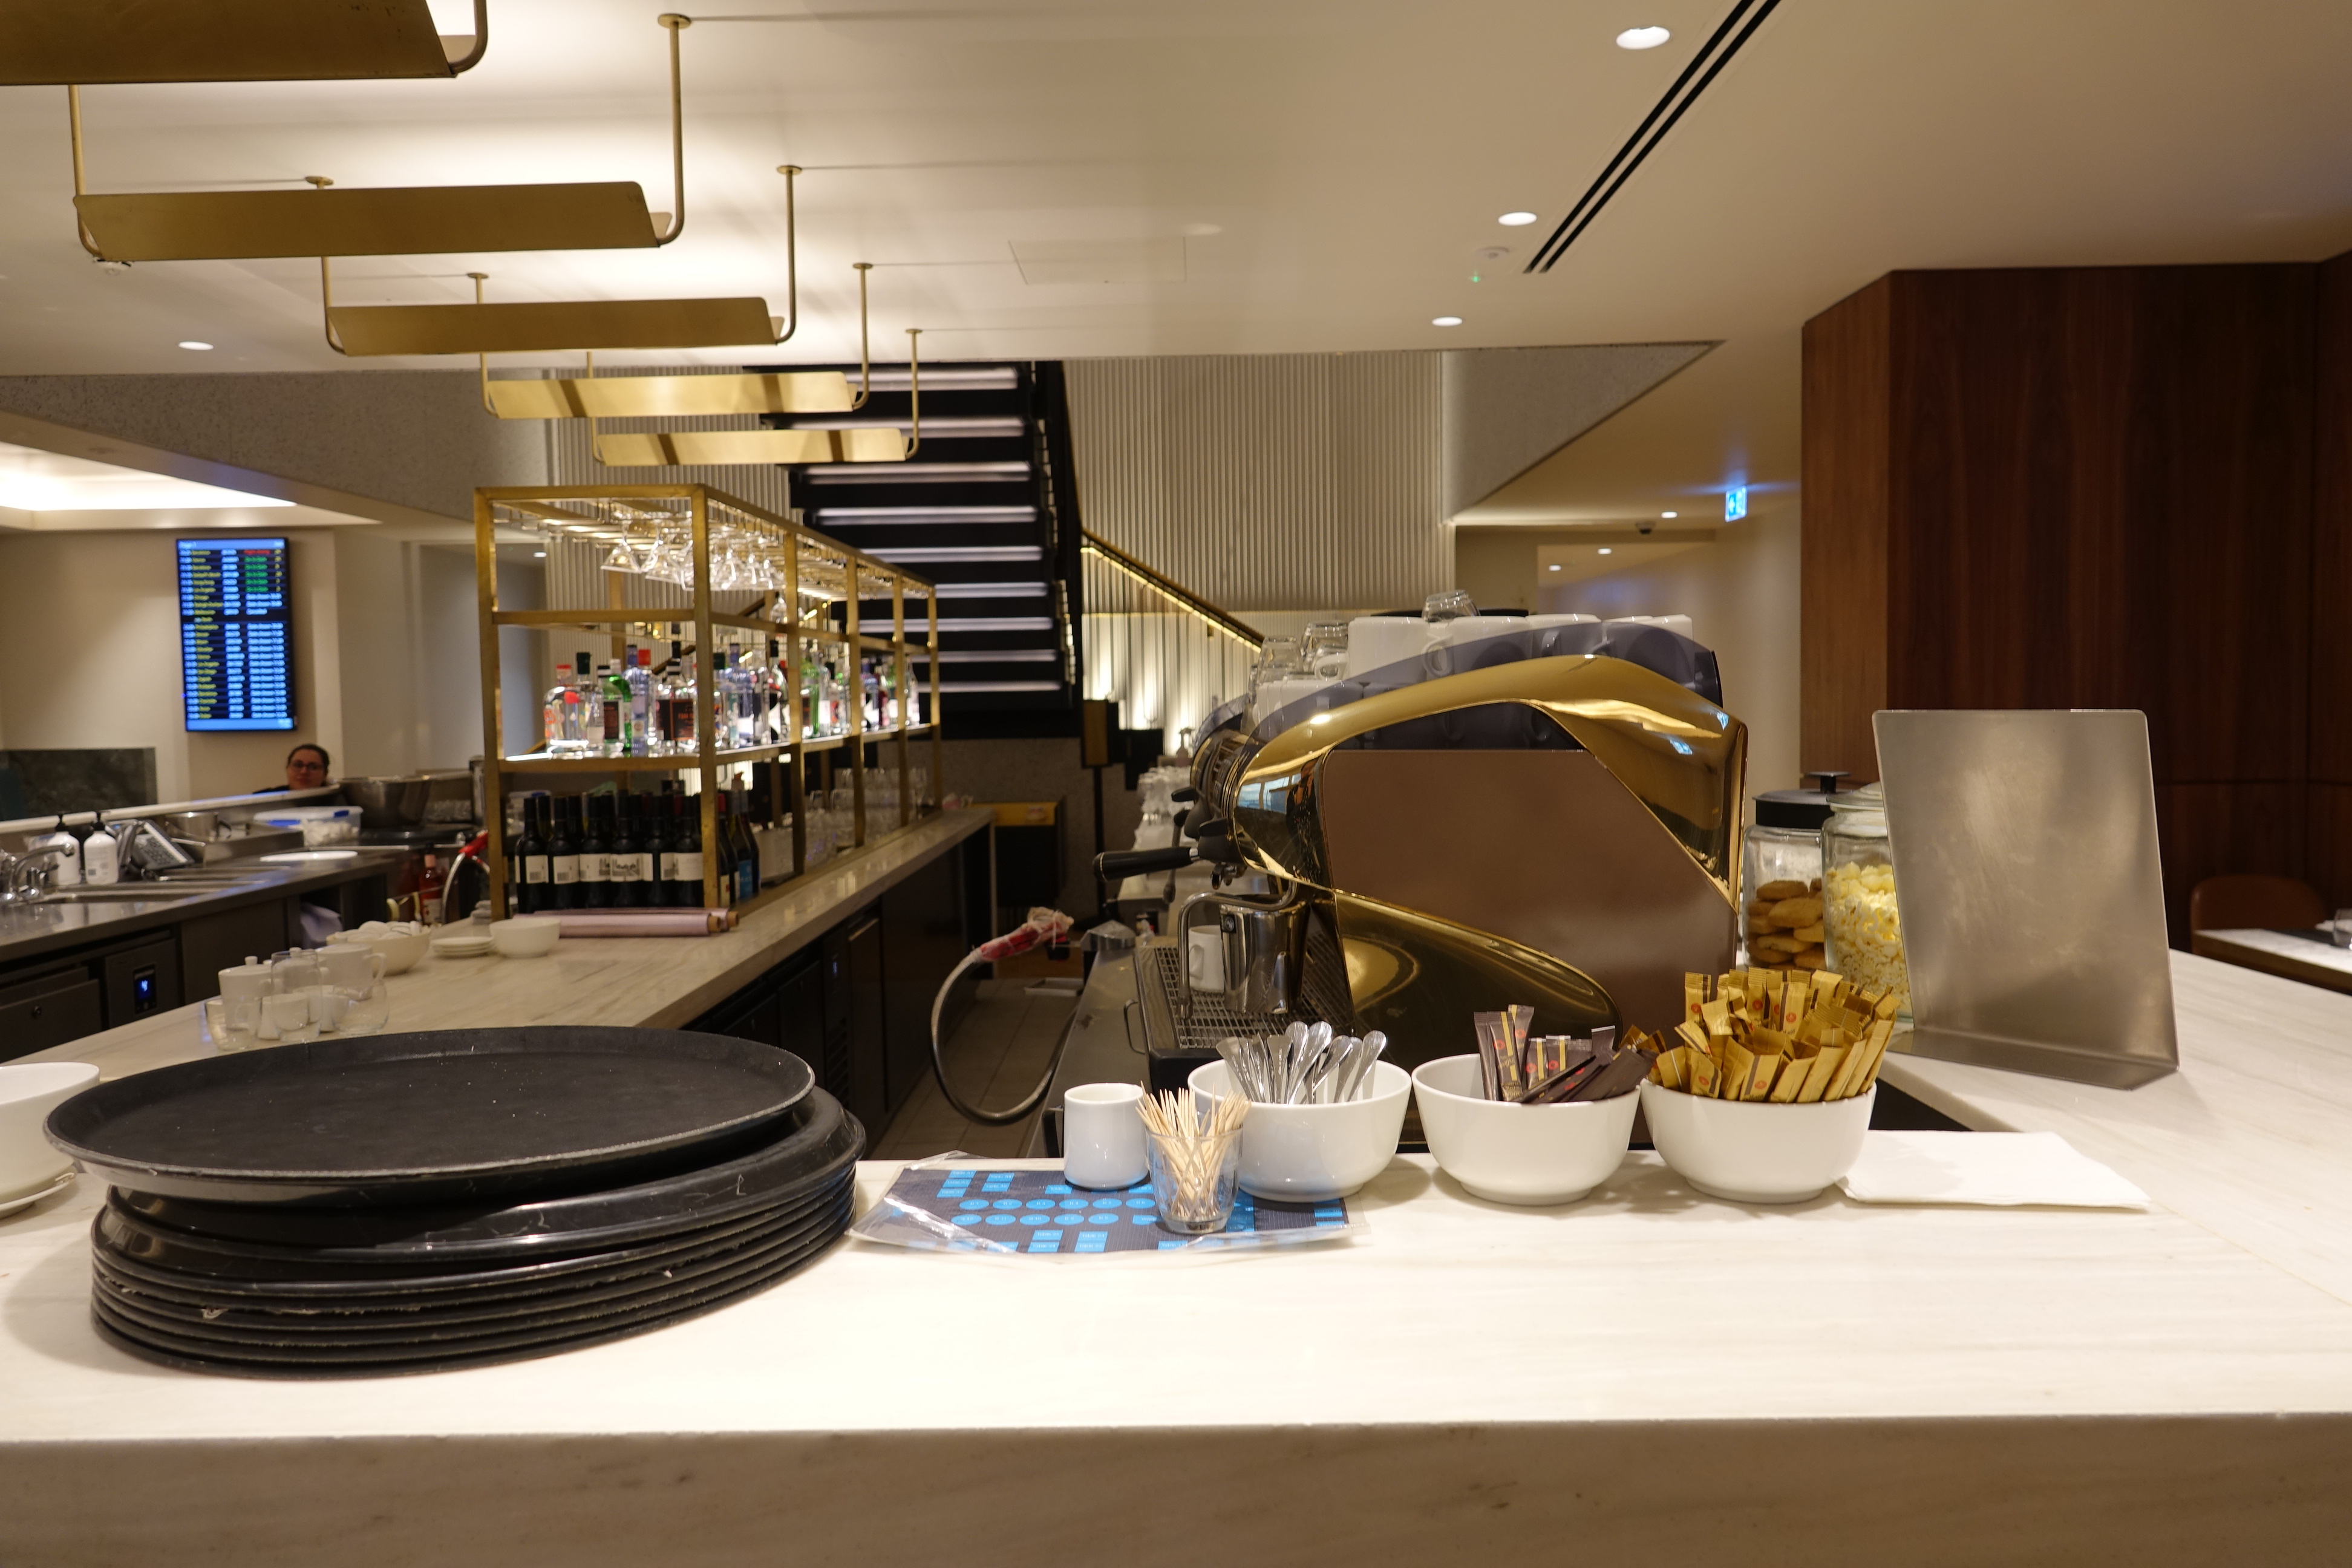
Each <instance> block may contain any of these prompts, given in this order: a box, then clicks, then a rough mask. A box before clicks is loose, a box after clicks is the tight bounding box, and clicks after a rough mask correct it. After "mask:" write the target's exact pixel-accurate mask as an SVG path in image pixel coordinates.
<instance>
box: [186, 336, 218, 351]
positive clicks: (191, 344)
mask: <svg viewBox="0 0 2352 1568" xmlns="http://www.w3.org/2000/svg"><path fill="white" fill-rule="evenodd" d="M180 346H181V347H182V348H184V349H194V350H195V351H196V352H197V353H207V352H209V351H210V350H211V348H212V344H210V343H200V342H196V340H195V339H194V338H190V339H188V340H187V341H186V342H183V343H182V344H181V345H180Z"/></svg>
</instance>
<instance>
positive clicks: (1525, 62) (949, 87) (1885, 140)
mask: <svg viewBox="0 0 2352 1568" xmlns="http://www.w3.org/2000/svg"><path fill="white" fill-rule="evenodd" d="M1729 4H1730V0H1605V3H1604V0H1489V3H1486V4H1479V5H1465V4H1462V3H1461V0H975V3H966V0H926V3H925V4H923V5H920V6H919V7H917V6H909V5H906V4H904V0H878V3H876V4H868V3H866V0H819V5H820V6H821V7H822V8H817V7H810V6H803V5H796V4H793V3H792V0H728V5H729V6H730V9H732V10H733V11H734V12H735V13H736V14H738V15H743V14H749V13H754V12H756V13H760V14H761V16H760V19H757V20H741V21H727V20H719V19H717V18H715V17H709V18H703V19H701V20H700V21H698V25H697V26H695V27H693V28H692V29H691V30H689V31H688V33H687V34H686V36H685V39H684V45H685V62H686V64H685V69H686V80H687V91H688V102H687V153H688V176H687V177H688V206H687V212H688V221H687V228H686V234H685V237H684V238H683V239H681V240H680V241H679V242H678V243H677V245H675V246H673V247H669V248H667V249H666V250H657V251H637V252H608V253H573V254H569V255H566V254H551V253H534V254H528V255H511V256H492V257H445V258H422V257H420V258H383V259H378V260H369V261H352V262H349V263H345V264H342V265H340V266H339V267H338V269H337V270H338V278H337V293H338V298H339V300H341V301H343V302H347V303H353V304H359V303H371V302H411V301H414V302H425V301H442V300H446V301H455V300H462V299H466V298H468V297H470V295H469V287H470V286H469V285H468V284H467V282H466V280H465V279H464V277H463V274H464V273H465V272H467V270H469V269H474V268H479V269H482V270H486V271H488V272H489V273H490V274H491V275H492V278H491V282H490V289H491V295H492V297H493V298H497V299H513V300H526V299H528V300H541V299H563V298H577V297H628V296H641V295H649V296H673V295H698V294H736V293H746V292H760V293H764V294H766V296H767V297H768V299H769V300H770V301H771V303H772V304H773V305H775V306H776V307H777V308H778V309H779V310H781V308H782V300H783V255H782V243H783V217H782V180H781V179H780V178H779V177H778V176H777V175H776V174H774V173H773V169H774V166H775V165H776V164H777V163H783V162H786V161H793V162H797V163H801V164H803V166H804V167H805V168H806V169H807V171H808V172H807V174H805V175H803V178H802V180H801V182H800V196H801V201H800V218H801V236H802V246H801V263H802V265H801V275H802V279H803V307H804V309H805V310H807V312H808V320H807V322H806V324H805V326H804V327H803V330H802V331H801V333H800V336H799V338H798V339H797V340H796V341H795V342H793V344H792V345H790V347H789V348H788V349H786V350H784V351H780V352H778V353H774V354H772V355H771V356H769V357H771V358H775V359H794V358H799V359H818V358H839V357H842V356H845V355H850V354H854V353H855V348H856V318H855V302H856V289H855V284H854V281H853V274H852V273H851V271H850V268H849V264H850V262H852V261H853V260H861V259H863V260H871V261H874V262H876V263H877V268H876V271H875V273H874V283H873V288H874V306H875V316H876V326H877V331H878V332H880V333H883V334H887V338H888V340H889V341H890V342H894V343H895V342H903V339H899V338H898V336H897V334H898V331H900V329H902V328H904V327H907V326H920V327H922V328H924V329H925V336H924V340H923V342H924V346H925V354H926V357H927V358H930V357H938V358H940V359H953V358H982V357H992V356H999V355H1006V356H1010V355H1021V356H1039V357H1071V356H1082V355H1102V354H1148V353H1273V352H1300V351H1339V350H1362V349H1392V348H1413V347H1425V348H1467V347H1477V346H1505V345H1524V344H1575V343H1611V342H1701V341H1710V342H1711V341H1720V342H1722V343H1723V344H1724V347H1723V348H1721V349H1718V350H1717V352H1715V353H1710V354H1708V355H1707V356H1706V358H1704V359H1702V360H1701V361H1699V362H1698V363H1696V365H1694V366H1693V367H1692V368H1691V369H1690V370H1688V371H1686V372H1685V373H1684V374H1681V375H1679V376H1677V377H1675V378H1674V379H1673V380H1671V381H1669V382H1667V383H1666V384H1665V385H1664V386H1663V387H1662V388H1660V389H1659V390H1658V391H1657V392H1655V393H1653V394H1652V395H1649V396H1648V397H1646V398H1644V399H1643V400H1642V401H1640V402H1638V403H1636V404H1635V405H1633V407H1632V408H1630V409H1628V410H1627V411H1626V412H1624V413H1623V414H1621V415H1619V416H1616V417H1615V418H1613V419H1612V420H1610V421H1608V422H1607V423H1605V424H1604V425H1602V426H1601V427H1600V428H1599V429H1597V430H1596V431H1594V432H1593V433H1592V434H1591V435H1589V436H1587V437H1584V438H1583V439H1582V440H1581V441H1579V442H1578V443H1576V444H1575V445H1573V446H1571V447H1569V448H1568V449H1567V451H1566V452H1564V453H1563V454H1562V455H1561V457H1560V458H1556V459H1554V462H1553V463H1552V464H1546V465H1542V466H1539V467H1538V468H1537V469H1536V470H1534V471H1532V472H1530V473H1529V474H1528V475H1527V476H1525V477H1523V478H1522V479H1520V480H1518V481H1517V482H1516V483H1515V484H1514V485H1513V486H1511V487H1508V488H1507V489H1506V490H1505V491H1504V492H1502V493H1501V494H1500V495H1498V496H1497V497H1495V498H1492V499H1491V500H1489V502H1488V503H1486V507H1484V508H1481V509H1479V510H1480V511H1481V512H1485V513H1489V514H1491V515H1486V516H1484V517H1482V518H1480V519H1479V520H1480V521H1536V520H1538V519H1539V518H1541V519H1554V520H1556V519H1558V518H1560V517H1564V516H1583V517H1588V518H1606V517H1617V518H1624V517H1630V516H1635V515H1639V514H1640V513H1641V512H1642V511H1643V510H1654V508H1655V507H1657V506H1658V505H1660V504H1662V502H1663V504H1664V505H1669V506H1671V505H1673V504H1675V503H1674V500H1671V499H1664V498H1672V497H1675V496H1678V495H1692V494H1703V493H1705V492H1706V490H1707V489H1709V488H1710V487H1713V486H1716V485H1717V484H1719V483H1721V482H1723V481H1724V480H1725V479H1726V478H1727V476H1728V475H1730V474H1732V473H1733V472H1734V471H1735V470H1736V471H1738V473H1740V474H1742V475H1743V476H1744V477H1746V478H1747V479H1749V480H1750V481H1751V482H1752V483H1755V484H1756V485H1757V486H1758V487H1759V494H1758V508H1759V510H1769V506H1770V505H1771V504H1772V502H1771V497H1772V495H1773V494H1774V493H1775V490H1774V487H1776V486H1787V485H1790V484H1792V483H1793V481H1794V479H1795V472H1794V468H1795V455H1794V433H1795V393H1796V389H1795V343H1796V330H1797V328H1798V327H1799V326H1800V325H1801V322H1802V321H1804V320H1805V318H1806V317H1808V316H1810V315H1811V314H1813V313H1814V312H1816V311H1818V310H1822V308H1824V307H1825V306H1827V305H1829V304H1831V303H1832V302H1833V301H1835V300H1838V299H1840V298H1842V297H1843V296H1844V295H1845V294H1847V293H1849V292H1851V291H1852V290H1853V289H1857V288H1859V287H1861V286H1862V285H1864V284H1865V283H1867V282H1869V281H1870V280H1871V279H1874V278H1875V277H1877V276H1878V275H1879V274H1881V273H1883V272H1885V271H1887V270H1889V269H1891V268H1904V267H1979V266H1994V265H2061V264H2071V263H2120V262H2141V263H2147V262H2182V261H2222V260H2276V259H2315V258H2321V257H2325V256H2327V255H2331V254H2334V253H2336V252H2337V251H2340V250H2343V249H2346V248H2352V94H2347V93H2346V92H2345V91H2344V90H2343V89H2342V85H2341V75H2342V70H2343V66H2344V64H2345V62H2346V61H2347V60H2352V5H2347V4H2345V3H2343V0H2069V3H2067V4H2063V5H2056V4H2052V3H2050V0H1788V3H1787V4H1784V5H1781V6H1780V9H1779V11H1778V12H1777V13H1776V14H1775V15H1774V16H1773V17H1772V18H1771V20H1770V21H1769V22H1768V23H1767V24H1766V25H1765V26H1764V27H1763V29H1762V31H1761V32H1760V33H1759V34H1758V36H1757V37H1756V38H1755V39H1754V41H1753V42H1751V43H1750V44H1749V45H1748V47H1747V49H1746V50H1745V51H1744V52H1743V53H1742V54H1741V56H1740V57H1739V58H1738V60H1737V61H1736V62H1735V63H1734V64H1733V65H1732V66H1731V68H1729V69H1728V70H1727V71H1726V72H1725V74H1724V76H1723V77H1722V79H1720V80H1719V81H1718V82H1717V84H1716V85H1715V86H1714V88H1713V89H1711V90H1710V91H1709V92H1708V93H1707V94H1706V97H1705V98H1704V99H1703V100H1700V102H1699V104H1698V106H1697V107H1696V108H1695V109H1694V110H1691V112H1690V113H1689V114H1688V115H1687V116H1686V117H1685V119H1684V121H1682V123H1681V124H1680V125H1679V126H1677V127H1676V129H1675V131H1674V132H1673V133H1672V134H1671V135H1670V136H1669V137H1668V138H1667V139H1666V141H1665V142H1664V145H1663V146H1662V147H1661V148H1660V149H1659V150H1658V151H1657V152H1656V153H1654V154H1653V155H1652V157H1651V158H1650V160H1649V161H1648V163H1646V164H1645V166H1644V167H1643V169H1642V171H1641V172H1640V174H1638V175H1637V176H1636V177H1635V178H1634V180H1633V183H1632V184H1630V185H1628V186H1627V187H1626V189H1625V190H1624V192H1623V193H1622V195H1619V196H1618V197H1617V198H1616V200H1615V201H1614V202H1613V203H1612V205H1610V207H1609V208H1608V209H1607V211H1606V212H1605V213H1604V214H1603V215H1602V216H1601V218H1600V220H1599V221H1598V222H1596V223H1595V224H1594V225H1593V226H1591V229H1590V231H1589V232H1588V233H1587V234H1586V235H1585V237H1583V238H1582V239H1581V240H1580V242H1579V243H1578V244H1577V246H1576V247H1574V248H1573V249H1572V250H1571V251H1570V253H1569V254H1568V256H1567V258H1565V259H1563V260H1562V261H1561V262H1560V263H1559V266H1558V267H1557V268H1555V269H1554V270H1553V271H1552V272H1550V273H1549V274H1546V275H1540V276H1537V277H1533V278H1528V277H1523V276H1521V275H1519V274H1518V272H1517V270H1516V261H1506V262H1504V263H1502V264H1501V265H1499V266H1497V265H1493V264H1487V265H1481V264H1479V263H1478V262H1477V261H1476V260H1475V258H1474V254H1473V253H1474V251H1475V250H1476V249H1477V248H1478V247H1485V246H1491V245H1497V244H1501V245H1507V246H1510V247H1512V248H1513V250H1514V252H1515V253H1516V256H1517V258H1525V256H1526V255H1527V254H1528V253H1529V252H1530V251H1531V250H1532V249H1533V247H1535V246H1536V245H1537V244H1538V243H1540V241H1541V239H1542V237H1543V236H1544V235H1545V234H1546V233H1548V232H1549V227H1550V225H1551V222H1552V221H1553V220H1554V219H1556V217H1557V216H1559V214H1560V213H1561V212H1562V211H1564V210H1565V209H1566V207H1567V206H1568V205H1570V203H1571V202H1572V201H1573V200H1574V199H1575V197H1576V196H1577V195H1579V194H1580V192H1581V191H1582V190H1583V189H1584V187H1585V185H1586V184H1588V183H1589V182H1590V181H1591V178H1592V176H1593V175H1594V174H1595V173H1597V172H1598V171H1599V169H1600V168H1601V165H1602V164H1603V163H1606V161H1607V160H1608V158H1609V157H1610V155H1611V154H1612V153H1613V152H1614V151H1615V150H1616V148H1617V147H1618V145H1619V143H1620V142H1622V141H1623V140H1624V138H1625V137H1626V135H1627V134H1628V133H1629V132H1631V131H1632V129H1633V126H1634V125H1635V123H1636V122H1637V121H1639V120H1640V119H1641V117H1642V115H1643V113H1644V112H1646V111H1647V110H1648V109H1649V107H1650V105H1651V104H1652V103H1653V102H1654V101H1655V100H1657V98H1658V97H1659V95H1660V94H1661V93H1662V92H1663V91H1664V89H1665V87H1666V85H1667V84H1668V83H1669V82H1670V81H1671V80H1672V79H1673V78H1674V76H1675V73H1676V72H1678V71H1679V70H1680V69H1681V68H1682V67H1683V65H1684V64H1685V62H1686V61H1687V60H1688V58H1690V55H1691V53H1692V51H1693V50H1695V49H1696V47H1697V46H1698V45H1699V44H1700V42H1701V41H1702V40H1703V39H1704V38H1705V37H1706V34H1707V33H1708V32H1709V31H1711V30H1712V28H1713V26H1715V24H1716V23H1717V21H1718V20H1719V19H1720V18H1721V16H1722V15H1723V14H1724V13H1725V12H1726V11H1727V10H1728V8H1729ZM490 5H491V15H492V32H491V45H490V49H489V53H488V58H487V59H486V61H485V62H484V64H483V65H482V66H480V67H479V68H477V69H476V70H475V71H473V72H472V73H471V74H469V75H467V76H466V77H464V78H461V79H458V80H457V81H455V82H384V83H356V84H352V83H338V84H292V85H206V86H189V87H101V88H93V89H88V90H87V91H86V92H85V94H84V110H85V118H86V124H87V132H88V136H87V142H88V156H89V176H90V183H91V187H92V188H93V189H96V190H101V191H107V190H112V191H121V190H142V189H143V190H183V189H197V188H205V187H209V186H220V187H226V186H233V185H240V184H243V185H253V184H293V183H296V182H298V181H299V177H300V176H301V175H303V174H330V175H332V176H333V177H334V178H335V179H336V180H337V181H338V183H339V184H345V185H367V184H430V183H451V184H477V183H491V182H504V181H530V180H585V179H613V178H626V179H635V180H638V181H640V182H641V183H643V184H644V185H645V186H646V195H647V197H648V200H649V202H650V205H652V206H653V207H654V208H655V209H656V210H664V209H667V208H668V207H669V206H670V205H671V200H670V192H669V177H668V145H667V136H666V130H667V125H666V121H667V113H666V110H667V103H666V100H665V68H664V53H663V50H664V43H665V40H664V36H663V33H662V31H661V29H660V28H659V27H658V26H656V24H655V20H654V17H655V15H656V11H657V10H658V9H659V6H657V5H652V4H645V5H639V4H622V3H620V0H490ZM1649 22H1661V23H1664V24H1665V25H1666V26H1671V27H1672V28H1673V29H1674V32H1675V37H1674V40H1673V41H1672V42H1671V43H1670V44H1668V45H1667V46H1666V47H1663V48H1659V49H1654V50H1651V51H1647V52H1643V53H1630V52H1627V51H1624V50H1621V49H1619V48H1617V47H1614V46H1613V44H1612V38H1613V37H1614V36H1615V34H1616V33H1617V32H1618V31H1619V30H1621V29H1622V28H1623V27H1625V26H1631V25H1633V24H1635V23H1649ZM65 129H66V128H65V113H64V93H63V91H62V89H53V88H52V89H29V88H16V89H0V134H5V138H6V144H7V145H8V146H9V148H10V151H11V156H10V157H9V158H8V159H7V160H6V161H5V163H0V374H60V373H83V374H88V373H92V372H135V371H145V372H153V371H188V370H198V369H202V370H219V371H271V370H296V369H320V368H328V367H331V366H335V365H339V364H354V363H369V364H373V363H412V364H414V363H434V362H415V361H410V362H346V361H340V360H338V359H337V357H336V356H335V355H334V354H333V353H331V351H330V350H329V349H328V348H327V347H326V346H325V344H324V343H323V342H321V341H320V331H319V323H318V314H317V306H318V300H317V276H316V274H317V268H316V267H315V266H314V265H311V264H308V263H303V262H291V261H288V262H271V261H260V262H184V263H154V264H148V265H143V266H141V267H139V268H135V269H133V270H132V272H131V274H130V275H128V276H123V277H107V276H102V275H101V274H100V271H99V269H98V268H95V267H94V266H93V265H92V264H91V263H90V262H89V259H88V258H87V257H85V256H84V254H83V252H82V251H81V249H80V248H79V246H78V245H77V244H76V243H75V240H74V237H73V228H72V213H71V207H70V205H69V197H70V192H71V184H70V167H69V163H68V152H67V144H66V134H65ZM1517 207H1528V208H1532V209H1534V210H1535V211H1537V212H1538V213H1539V214H1541V215H1543V217H1544V220H1545V221H1544V222H1543V223H1542V224H1539V225H1538V226H1533V227H1528V228H1516V229H1503V228H1499V227H1497V226H1496V223H1495V221H1494V220H1495V217H1496V215H1497V214H1500V213H1502V212H1505V211H1507V210H1509V209H1512V208H1517ZM1024 268H1025V276H1024ZM1474 269H1475V270H1477V271H1478V272H1479V273H1480V275H1481V277H1482V278H1483V279H1484V280H1483V281H1480V282H1476V283H1473V282H1472V281H1470V274H1471V273H1472V271H1473V270H1474ZM1180 270H1181V277H1179V276H1177V275H1176V274H1177V273H1178V272H1179V271H1180ZM1100 278H1108V279H1116V280H1114V281H1107V282H1106V281H1098V280H1097V279H1100ZM1030 279H1036V280H1035V281H1032V280H1030ZM1441 314H1458V315H1460V316H1462V317H1463V318H1464V319H1465V323H1464V325H1462V326H1460V327H1458V328H1454V329H1441V328H1436V327H1433V326H1431V325H1429V324H1428V323H1429V321H1430V320H1431V318H1433V317H1434V316H1437V315H1441ZM190 338H194V339H201V340H204V341H207V342H213V343H215V344H216V345H218V347H217V348H216V349H215V351H214V352H212V353H189V352H185V351H182V350H180V349H178V348H176V347H174V345H175V344H176V343H177V342H180V341H181V340H183V339H190ZM881 347H882V345H881V344H880V343H878V342H877V348H881ZM882 352H885V353H888V352H891V351H890V350H888V349H882ZM645 357H647V358H649V359H652V358H658V359H661V360H664V361H668V362H676V361H677V359H679V358H680V357H681V356H679V355H678V354H677V353H666V354H662V355H657V356H645ZM700 357H701V358H702V359H703V360H704V361H705V362H706V363H736V362H739V361H740V360H742V359H744V358H745V357H747V356H745V355H743V354H740V353H732V352H727V353H707V354H704V355H702V356H700ZM621 358H625V356H614V359H616V360H617V359H621ZM444 363H446V362H444ZM1556 465H1558V466H1559V468H1558V471H1554V469H1555V466H1556Z"/></svg>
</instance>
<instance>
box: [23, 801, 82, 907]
mask: <svg viewBox="0 0 2352 1568" xmlns="http://www.w3.org/2000/svg"><path fill="white" fill-rule="evenodd" d="M25 847H26V848H27V849H62V850H64V851H65V853H64V854H62V855H59V856H58V857H56V858H54V859H52V860H51V861H50V862H49V886H50V887H52V888H70V887H73V886H74V885H76V884H77V883H79V881H80V880H81V840H79V838H76V837H74V836H73V835H72V834H71V833H69V832H68V831H67V830H66V819H65V815H64V813H62V812H60V813H59V814H58V825H57V826H56V827H55V828H53V829H52V830H50V831H49V832H47V833H44V834H42V835H41V836H40V837H37V838H32V839H28V840H26V844H25Z"/></svg>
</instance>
